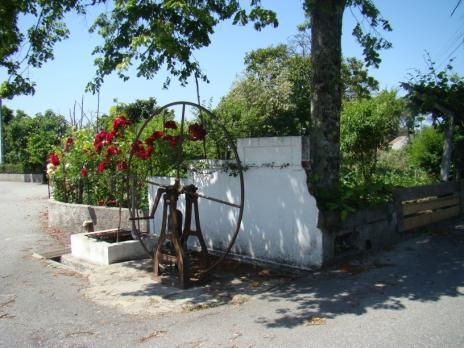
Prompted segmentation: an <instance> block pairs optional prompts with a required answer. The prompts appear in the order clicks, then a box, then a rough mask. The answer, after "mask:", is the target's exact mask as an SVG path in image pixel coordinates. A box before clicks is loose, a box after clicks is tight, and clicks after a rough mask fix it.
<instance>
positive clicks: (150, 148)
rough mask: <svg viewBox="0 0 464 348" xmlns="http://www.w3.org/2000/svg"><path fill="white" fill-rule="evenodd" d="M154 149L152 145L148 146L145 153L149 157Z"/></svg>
mask: <svg viewBox="0 0 464 348" xmlns="http://www.w3.org/2000/svg"><path fill="white" fill-rule="evenodd" d="M153 150H154V148H153V146H152V145H148V146H147V150H146V151H145V153H146V154H147V157H149V156H150V155H151V154H152V153H153Z"/></svg>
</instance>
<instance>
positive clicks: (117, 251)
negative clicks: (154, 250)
mask: <svg viewBox="0 0 464 348" xmlns="http://www.w3.org/2000/svg"><path fill="white" fill-rule="evenodd" d="M93 233H100V232H93ZM91 234H92V233H78V234H73V235H71V254H72V255H73V256H74V257H77V258H79V259H83V260H86V261H89V262H92V263H95V264H97V265H110V264H112V263H116V262H122V261H129V260H136V259H143V258H146V257H147V254H146V252H145V250H144V249H143V247H142V245H141V244H140V242H139V241H138V240H128V241H124V242H119V243H107V242H104V241H99V240H97V239H94V238H90V237H89V235H91Z"/></svg>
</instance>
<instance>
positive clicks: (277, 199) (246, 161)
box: [149, 137, 322, 268]
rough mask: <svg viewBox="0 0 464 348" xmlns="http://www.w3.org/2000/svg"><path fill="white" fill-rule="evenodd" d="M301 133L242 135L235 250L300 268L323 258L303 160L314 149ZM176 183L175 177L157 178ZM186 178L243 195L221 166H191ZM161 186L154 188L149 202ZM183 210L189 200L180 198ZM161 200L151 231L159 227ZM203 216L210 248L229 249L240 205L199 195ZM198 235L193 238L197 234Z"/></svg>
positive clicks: (215, 191) (214, 191) (202, 188)
mask: <svg viewBox="0 0 464 348" xmlns="http://www.w3.org/2000/svg"><path fill="white" fill-rule="evenodd" d="M305 143H306V142H304V141H303V138H302V137H271V138H250V139H239V141H238V144H237V149H238V153H239V156H240V159H241V161H242V164H243V166H244V167H246V168H247V169H246V170H245V171H244V180H245V206H244V207H245V208H244V214H243V219H242V223H241V229H240V233H239V236H238V239H237V241H236V243H235V245H234V247H233V249H232V252H233V253H234V254H238V255H243V256H245V257H249V258H252V259H255V260H259V261H264V262H272V263H278V264H282V265H286V266H292V267H298V268H312V267H317V266H320V265H321V264H322V233H321V231H320V230H319V229H318V228H317V219H318V210H317V207H316V201H315V199H314V197H312V196H311V195H310V194H309V192H308V189H307V185H306V173H305V171H304V169H303V167H302V166H301V162H302V161H303V160H307V157H308V155H309V152H308V151H307V150H306V149H305V146H304V144H305ZM153 180H154V181H157V182H159V183H164V184H167V183H172V182H173V179H172V178H159V177H158V178H153ZM183 183H184V184H185V183H193V184H195V185H196V186H197V187H198V192H200V193H202V194H205V195H207V196H211V197H215V198H219V199H222V200H226V201H229V202H233V203H236V202H238V201H239V193H240V191H239V178H238V176H237V177H234V176H232V175H231V173H228V172H224V171H222V170H220V169H219V168H217V169H216V170H214V169H211V170H204V171H201V172H198V171H196V172H191V173H189V177H188V178H187V179H185V180H183ZM156 189H157V187H155V186H152V187H151V188H150V192H149V201H150V206H151V204H152V201H153V197H154V194H155V193H156ZM179 203H180V204H179V209H180V210H181V211H182V212H183V210H184V202H183V199H182V198H181V199H180V200H179ZM161 208H162V206H161V205H160V207H159V209H158V211H157V214H156V216H155V220H154V221H153V222H152V226H151V227H152V231H155V233H158V231H159V226H160V225H161V223H160V218H161ZM199 209H200V221H201V227H202V230H203V234H204V236H205V239H206V243H207V246H208V248H210V249H213V250H224V249H225V248H226V247H227V245H228V244H229V241H230V239H231V238H232V235H233V232H234V230H235V226H236V221H237V216H238V209H237V208H234V207H230V206H227V205H224V204H220V203H216V202H213V201H209V200H206V199H199ZM192 239H193V238H192Z"/></svg>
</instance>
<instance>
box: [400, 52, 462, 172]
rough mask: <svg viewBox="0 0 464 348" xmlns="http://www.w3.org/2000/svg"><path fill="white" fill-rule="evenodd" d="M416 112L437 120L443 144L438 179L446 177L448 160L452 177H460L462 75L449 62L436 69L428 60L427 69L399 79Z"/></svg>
mask: <svg viewBox="0 0 464 348" xmlns="http://www.w3.org/2000/svg"><path fill="white" fill-rule="evenodd" d="M402 87H403V88H404V89H406V91H407V92H408V98H409V99H410V101H411V104H412V105H413V106H414V107H415V109H416V111H417V113H421V114H430V115H431V116H432V119H433V121H434V122H435V123H439V124H441V130H442V131H443V133H444V139H445V141H444V146H443V154H442V163H441V168H440V172H441V173H440V176H441V179H442V180H444V181H446V180H448V179H449V177H450V174H451V170H452V169H453V168H452V164H454V172H455V178H456V179H460V178H462V174H463V170H464V163H463V161H464V159H463V157H464V139H463V138H462V136H461V135H462V134H464V117H463V114H462V110H464V78H463V77H462V76H459V75H457V74H456V73H454V71H453V67H452V66H451V65H450V64H449V65H447V66H446V67H445V69H443V70H441V71H438V70H437V68H436V66H435V64H434V63H433V62H432V61H430V60H429V71H428V72H427V73H425V74H423V73H421V72H417V74H416V75H415V76H412V77H411V78H410V80H409V81H408V82H405V83H402Z"/></svg>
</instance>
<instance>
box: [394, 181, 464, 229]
mask: <svg viewBox="0 0 464 348" xmlns="http://www.w3.org/2000/svg"><path fill="white" fill-rule="evenodd" d="M395 205H396V207H397V210H398V222H397V224H398V232H404V231H409V230H413V229H416V228H419V227H423V226H427V225H430V224H433V223H436V222H439V221H443V220H447V219H450V218H455V217H458V216H459V215H461V214H462V213H463V206H464V181H453V182H444V183H440V184H435V185H427V186H419V187H412V188H406V189H399V190H396V191H395Z"/></svg>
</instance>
